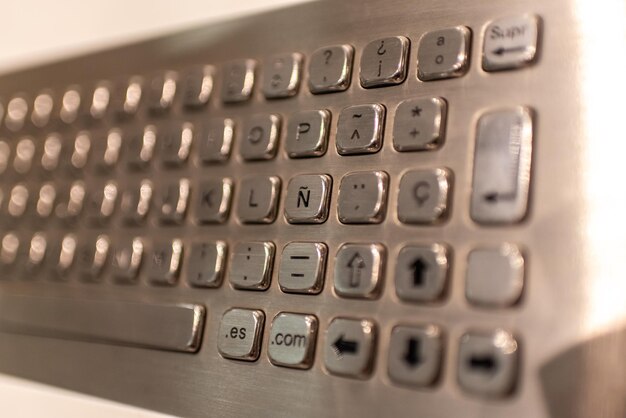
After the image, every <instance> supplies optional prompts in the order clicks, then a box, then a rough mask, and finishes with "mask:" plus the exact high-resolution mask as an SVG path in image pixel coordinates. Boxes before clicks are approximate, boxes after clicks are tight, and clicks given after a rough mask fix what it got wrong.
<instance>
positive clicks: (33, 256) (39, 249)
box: [21, 232, 49, 279]
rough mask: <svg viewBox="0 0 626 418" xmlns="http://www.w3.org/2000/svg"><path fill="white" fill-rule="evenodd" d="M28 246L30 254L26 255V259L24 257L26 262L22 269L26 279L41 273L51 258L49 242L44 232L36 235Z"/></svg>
mask: <svg viewBox="0 0 626 418" xmlns="http://www.w3.org/2000/svg"><path fill="white" fill-rule="evenodd" d="M28 244H29V245H28V247H27V249H28V252H27V254H25V255H26V257H24V258H25V260H24V262H23V264H22V269H21V270H22V273H21V274H22V276H23V277H24V278H25V279H27V278H30V277H34V276H36V275H37V274H38V273H40V272H41V270H42V267H43V266H44V264H45V261H46V258H47V257H48V256H49V254H48V252H49V248H48V240H47V239H46V236H45V235H44V234H43V233H42V232H37V233H35V234H34V235H33V236H32V238H31V240H30V243H28ZM25 248H26V246H25Z"/></svg>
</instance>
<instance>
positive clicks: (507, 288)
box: [465, 244, 524, 307]
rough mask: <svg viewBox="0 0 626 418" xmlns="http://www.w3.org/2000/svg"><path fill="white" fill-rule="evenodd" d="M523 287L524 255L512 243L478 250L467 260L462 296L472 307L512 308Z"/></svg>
mask: <svg viewBox="0 0 626 418" xmlns="http://www.w3.org/2000/svg"><path fill="white" fill-rule="evenodd" d="M523 288H524V256H523V255H522V253H521V252H520V250H519V249H518V248H517V247H516V246H515V245H513V244H503V245H501V246H500V247H497V248H478V249H474V250H472V251H471V252H470V254H469V257H468V260H467V273H466V281H465V297H466V298H467V300H468V301H469V302H470V303H472V304H475V305H482V306H490V307H500V306H511V305H514V304H515V303H516V302H517V301H518V300H519V299H520V297H521V295H522V290H523Z"/></svg>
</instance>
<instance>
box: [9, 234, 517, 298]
mask: <svg viewBox="0 0 626 418" xmlns="http://www.w3.org/2000/svg"><path fill="white" fill-rule="evenodd" d="M185 247H186V246H185V245H184V244H183V241H182V240H180V239H174V240H171V241H158V242H154V243H153V244H152V245H151V246H150V245H149V243H148V242H147V241H146V240H145V239H144V238H141V237H137V238H134V239H128V240H120V241H119V242H117V243H116V244H115V245H114V244H113V243H112V241H111V239H110V238H109V237H107V236H106V235H101V236H98V237H97V238H95V239H94V241H92V242H79V241H78V240H77V238H76V237H75V236H74V235H72V234H68V235H66V236H65V237H64V238H63V239H62V241H61V242H58V243H57V242H54V243H48V241H47V239H46V235H45V234H44V233H41V232H40V233H36V234H35V235H34V236H33V237H32V238H31V239H30V242H29V241H25V242H23V243H21V242H20V238H19V237H18V236H17V234H15V233H8V234H6V235H5V236H4V237H3V239H2V247H1V248H0V263H1V264H2V266H3V270H2V271H3V273H4V272H6V273H7V274H6V276H7V277H9V276H12V277H16V278H20V277H22V276H24V277H35V276H38V275H44V274H46V275H50V276H53V277H52V278H57V279H61V280H65V279H67V278H68V277H69V276H71V275H72V272H73V271H76V273H77V275H78V277H79V278H80V279H81V280H83V281H98V282H99V281H102V280H104V277H105V276H107V277H111V278H112V279H113V281H115V282H118V283H137V282H138V280H139V277H140V274H141V270H142V269H143V270H146V272H145V274H146V277H147V280H148V281H149V282H150V283H151V284H154V285H164V286H173V285H176V284H177V283H178V282H179V280H180V278H181V276H182V277H183V278H185V280H186V282H187V284H189V285H190V286H193V287H199V288H217V287H220V286H221V285H222V282H223V280H224V278H225V277H226V276H228V281H229V283H230V285H231V286H232V287H233V288H234V289H238V290H252V291H264V290H267V289H269V287H270V284H271V280H272V276H273V272H274V265H275V264H277V265H278V275H277V276H278V285H279V287H280V289H281V290H282V291H283V292H285V293H297V294H308V295H316V294H319V293H320V292H321V291H322V289H323V286H324V281H325V277H326V274H327V273H326V265H327V260H328V258H329V254H328V251H329V250H328V247H327V246H326V244H324V243H319V242H291V243H289V244H287V245H285V247H284V248H283V249H282V254H281V259H280V264H278V261H275V258H278V257H276V256H275V253H276V246H275V244H274V243H273V242H269V241H267V242H265V241H254V242H240V243H236V244H235V245H234V246H233V248H232V249H231V251H230V260H229V263H228V264H229V265H230V267H229V268H228V269H227V258H228V256H229V251H228V245H227V244H226V243H225V242H224V241H214V242H196V243H193V244H189V245H188V247H189V248H188V249H187V250H188V251H189V254H186V250H185ZM451 256H452V255H451V250H450V249H449V247H448V246H446V245H445V244H441V243H435V244H431V245H421V244H411V245H406V246H404V247H403V248H402V249H401V250H400V251H399V253H398V254H397V256H396V257H395V258H389V260H392V259H393V260H394V263H395V266H394V268H395V271H394V277H393V279H394V283H395V292H396V296H397V297H398V298H399V299H401V300H403V301H405V302H409V303H432V302H438V301H441V300H442V299H443V298H444V296H445V295H446V292H447V289H448V288H449V283H448V282H449V276H450V264H451V260H450V259H451ZM185 259H186V262H187V264H186V268H185V269H183V263H184V261H185ZM387 260H388V255H387V250H386V248H385V246H384V245H382V244H380V243H369V244H363V243H346V244H343V245H342V246H340V247H339V249H338V250H337V252H336V254H335V262H334V271H333V272H332V276H333V291H334V293H335V294H336V295H337V296H339V297H343V298H358V299H376V298H378V297H380V295H381V294H382V288H383V282H384V279H385V271H386V266H387ZM227 270H228V272H227ZM329 274H330V273H329ZM523 288H524V256H523V255H522V252H521V251H520V250H519V249H518V248H517V247H516V246H515V245H513V244H508V243H507V244H502V245H500V246H495V247H484V248H476V249H474V250H472V251H471V252H470V254H469V256H468V259H467V270H466V283H465V295H466V298H467V300H468V302H469V303H471V304H473V305H477V306H484V307H507V306H513V305H515V304H516V303H517V302H518V301H519V300H520V298H521V295H522V292H523Z"/></svg>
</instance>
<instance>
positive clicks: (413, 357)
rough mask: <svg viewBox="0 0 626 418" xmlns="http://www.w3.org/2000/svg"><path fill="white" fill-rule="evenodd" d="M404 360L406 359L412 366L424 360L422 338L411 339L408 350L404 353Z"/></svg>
mask: <svg viewBox="0 0 626 418" xmlns="http://www.w3.org/2000/svg"><path fill="white" fill-rule="evenodd" d="M404 361H406V362H407V364H408V365H409V366H411V367H415V366H417V365H418V364H420V363H421V362H422V359H421V357H420V340H418V339H417V338H410V339H409V344H408V346H407V351H406V354H405V355H404Z"/></svg>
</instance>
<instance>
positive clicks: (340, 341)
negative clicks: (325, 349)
mask: <svg viewBox="0 0 626 418" xmlns="http://www.w3.org/2000/svg"><path fill="white" fill-rule="evenodd" d="M331 348H332V349H333V351H334V352H335V354H337V356H338V357H343V355H344V354H356V353H357V351H359V343H358V342H357V341H350V340H346V339H345V335H343V334H342V335H340V336H339V338H337V339H336V340H335V342H334V343H333V344H332V345H331Z"/></svg>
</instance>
